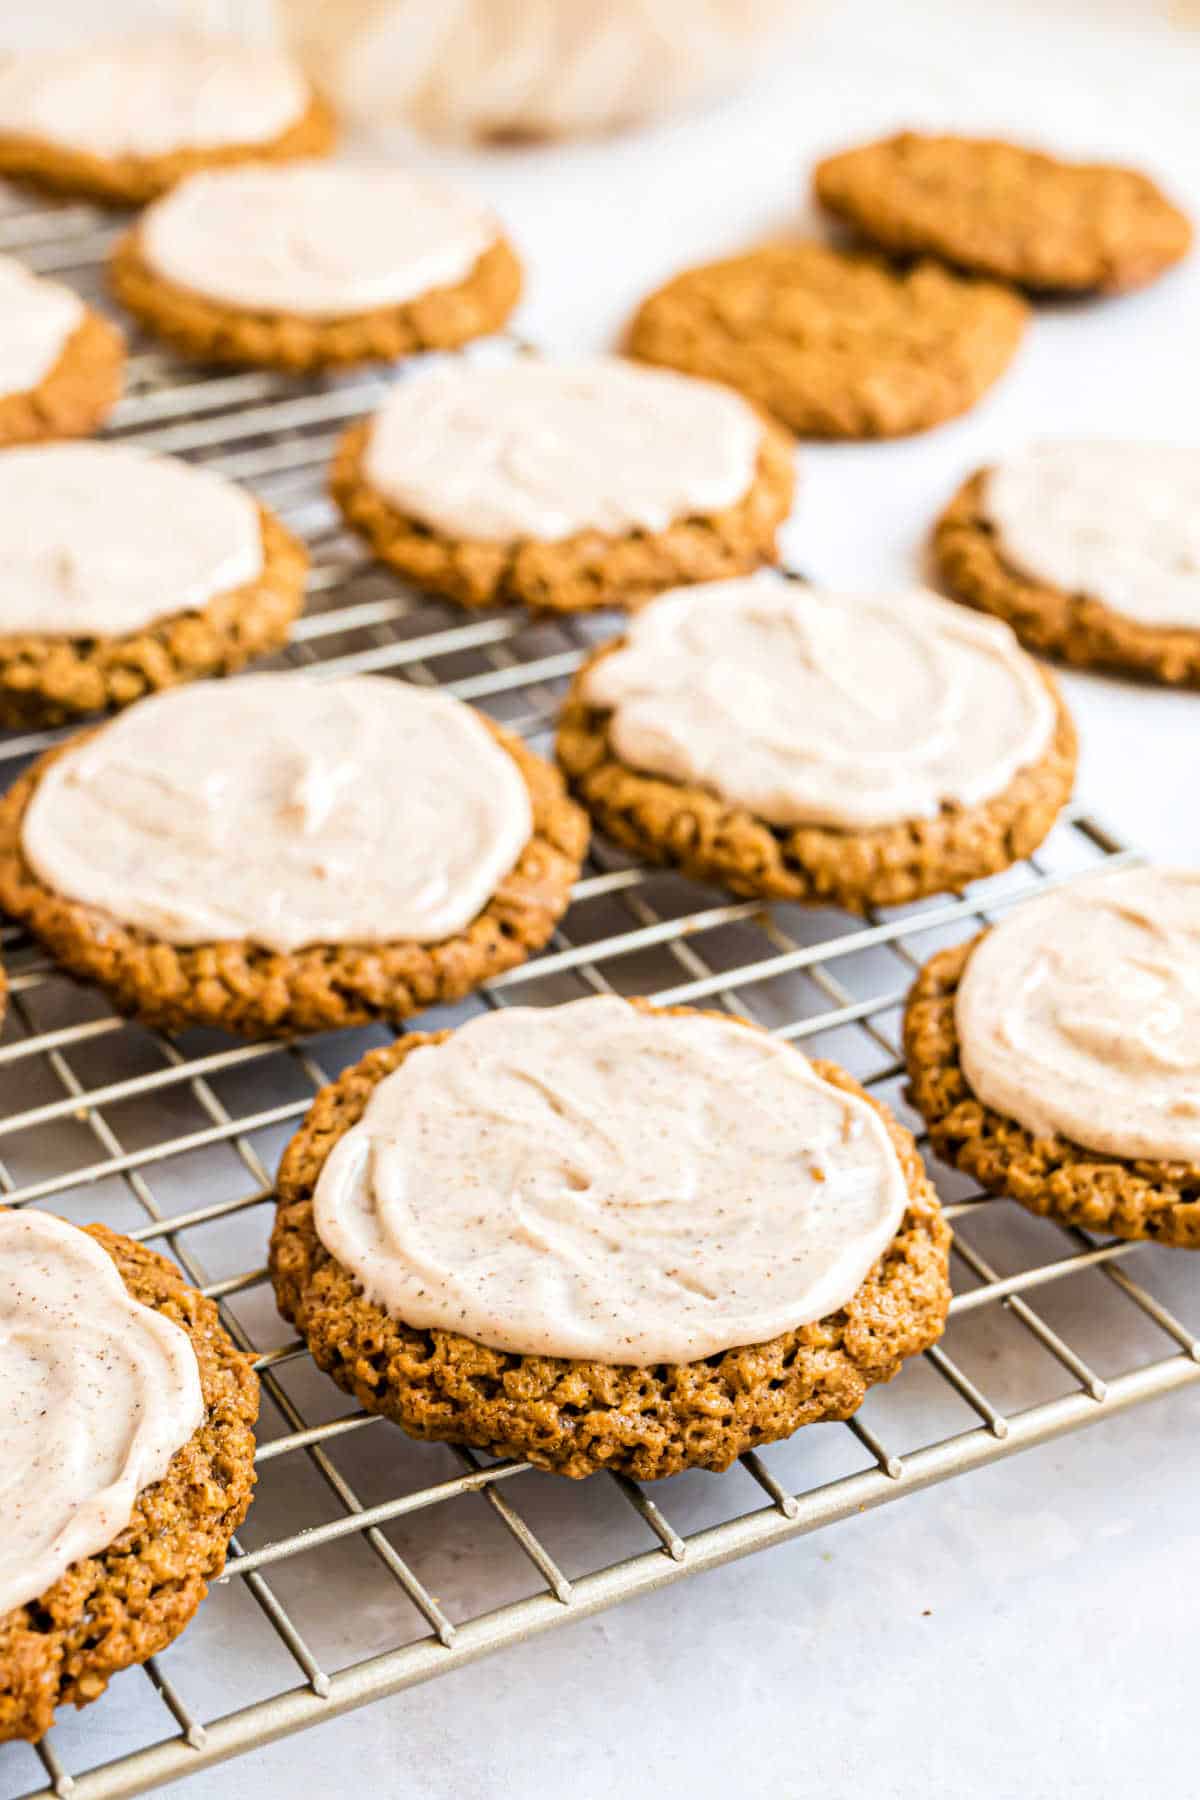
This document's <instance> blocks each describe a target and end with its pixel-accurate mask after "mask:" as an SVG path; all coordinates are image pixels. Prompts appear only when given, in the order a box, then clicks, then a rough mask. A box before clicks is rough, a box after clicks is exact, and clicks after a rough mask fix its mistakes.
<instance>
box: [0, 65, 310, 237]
mask: <svg viewBox="0 0 1200 1800" xmlns="http://www.w3.org/2000/svg"><path fill="white" fill-rule="evenodd" d="M332 143H333V119H332V116H331V114H330V112H329V109H328V107H327V106H326V105H325V103H324V101H322V100H320V99H319V98H318V97H317V95H316V94H315V93H314V92H313V90H312V88H311V87H310V86H309V84H308V82H307V81H306V79H305V77H304V76H303V75H302V74H301V73H300V70H299V69H298V67H297V66H296V65H295V64H294V63H292V62H291V61H290V60H289V59H288V58H287V57H285V56H283V55H282V54H281V53H280V52H278V51H276V50H271V49H268V48H266V47H264V46H263V45H260V44H250V43H247V42H244V41H242V40H241V39H237V38H220V37H200V36H196V35H194V34H191V33H187V32H169V31H163V32H154V33H149V34H146V35H144V36H141V37H135V38H128V39H122V40H112V41H109V42H103V43H91V44H88V45H86V46H84V47H82V48H79V49H69V50H28V51H24V50H23V51H18V52H16V53H13V54H11V55H9V56H7V57H5V58H4V59H3V61H2V62H0V175H15V176H19V177H21V178H23V179H26V180H29V181H33V182H35V183H36V184H37V185H39V186H41V187H47V188H52V189H56V190H58V191H59V192H61V193H67V194H82V195H84V196H86V197H87V198H89V199H93V200H99V201H102V202H104V203H105V204H106V205H110V206H141V205H143V204H144V203H145V202H146V201H147V200H152V199H153V198H154V196H155V195H156V194H161V193H163V192H165V190H166V189H167V188H169V187H171V186H172V185H173V183H175V182H176V181H178V180H179V179H180V178H181V176H184V175H190V174H192V173H193V172H194V171H195V170H197V169H206V168H211V167H214V166H217V165H220V164H223V163H239V162H245V161H247V160H248V159H253V160H255V161H257V162H262V161H276V160H281V159H284V158H288V157H294V156H319V155H321V154H322V153H323V152H324V151H326V150H328V149H330V148H331V147H332Z"/></svg>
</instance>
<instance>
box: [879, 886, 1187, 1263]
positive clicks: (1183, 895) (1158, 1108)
mask: <svg viewBox="0 0 1200 1800" xmlns="http://www.w3.org/2000/svg"><path fill="white" fill-rule="evenodd" d="M1198 993H1200V875H1197V874H1196V873H1195V871H1192V870H1186V871H1185V870H1175V871H1172V870H1160V869H1133V870H1122V871H1121V872H1120V873H1118V874H1111V875H1101V876H1094V877H1090V878H1088V879H1087V880H1083V881H1078V882H1074V883H1072V884H1070V885H1069V886H1067V887H1064V888H1061V889H1059V890H1057V891H1056V892H1054V893H1051V894H1047V895H1045V896H1043V897H1042V898H1040V899H1037V900H1034V901H1031V902H1029V903H1028V904H1027V905H1024V906H1021V907H1019V908H1017V910H1016V911H1014V912H1013V913H1011V914H1010V915H1009V916H1008V917H1007V918H1006V919H1005V920H1004V921H1003V923H1002V924H1000V925H997V926H994V927H993V928H992V930H990V931H988V932H985V933H983V935H982V936H980V937H977V938H975V939H974V940H973V941H972V942H971V943H969V944H959V945H956V946H955V947H954V948H952V949H949V950H943V951H941V952H940V953H939V954H938V955H936V956H934V957H933V958H932V959H931V960H930V961H929V962H928V963H927V964H926V965H925V967H924V969H923V970H922V971H921V973H920V975H919V976H918V978H917V980H916V982H915V984H914V986H913V989H912V993H911V994H910V996H909V1000H908V1006H907V1010H906V1012H905V1019H904V1047H905V1055H906V1058H907V1062H908V1074H909V1083H910V1092H911V1097H912V1100H913V1103H914V1105H915V1106H916V1107H917V1109H918V1111H919V1112H920V1113H921V1114H922V1116H923V1117H924V1119H925V1122H926V1124H927V1125H928V1127H929V1135H930V1138H931V1141H932V1143H933V1147H934V1149H935V1150H936V1151H937V1153H938V1155H939V1156H941V1157H943V1158H944V1159H945V1161H946V1162H948V1163H951V1164H953V1166H954V1167H955V1168H958V1169H962V1170H963V1171H964V1173H966V1174H968V1175H970V1176H971V1177H972V1178H973V1179H974V1180H976V1181H978V1182H980V1183H981V1184H982V1185H983V1186H984V1187H985V1188H987V1189H988V1190H989V1191H990V1192H991V1193H994V1194H1006V1195H1007V1196H1008V1197H1009V1198H1010V1199H1013V1200H1019V1201H1020V1203H1021V1205H1022V1206H1026V1207H1028V1208H1029V1210H1030V1211H1031V1212H1035V1213H1041V1214H1044V1215H1046V1216H1048V1217H1050V1218H1054V1219H1058V1220H1060V1221H1061V1222H1062V1223H1064V1224H1067V1225H1079V1226H1083V1227H1084V1228H1085V1229H1086V1230H1088V1231H1100V1232H1112V1233H1114V1234H1115V1235H1116V1236H1117V1237H1123V1238H1153V1239H1154V1240H1155V1241H1156V1242H1157V1243H1161V1244H1174V1245H1177V1246H1179V1247H1181V1248H1183V1249H1188V1250H1194V1249H1200V1104H1198V1103H1197V1100H1196V1064H1197V1054H1196V1048H1195V1046H1196V1043H1197V1029H1198V1027H1200V1007H1198V1005H1197V1001H1196V995H1197V994H1198Z"/></svg>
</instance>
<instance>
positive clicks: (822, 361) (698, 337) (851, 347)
mask: <svg viewBox="0 0 1200 1800" xmlns="http://www.w3.org/2000/svg"><path fill="white" fill-rule="evenodd" d="M1027 318H1028V308H1027V307H1026V305H1025V303H1024V301H1022V300H1021V299H1020V298H1019V297H1018V296H1017V295H1016V294H1014V293H1013V292H1012V291H1011V290H1010V289H1006V288H1002V287H1000V286H998V285H997V284H996V283H994V282H987V281H979V280H975V279H972V278H970V277H967V276H961V275H955V274H952V273H951V271H950V270H948V269H946V268H943V267H942V266H941V265H940V264H938V263H934V262H920V263H917V264H916V265H915V266H914V267H912V268H909V269H896V268H893V267H892V266H891V265H890V264H889V263H887V262H885V261H884V259H883V258H882V257H876V256H866V255H852V254H850V253H849V252H847V251H843V250H833V249H830V248H829V247H827V246H826V245H824V244H816V243H803V244H787V245H785V244H779V245H773V246H770V247H768V248H765V249H761V250H752V251H750V252H749V253H748V254H747V255H745V256H734V257H730V258H729V259H728V260H727V261H724V262H715V263H707V264H704V265H703V266H701V267H700V268H695V269H688V270H686V271H685V273H684V274H682V275H677V276H676V277H675V279H674V280H673V281H670V282H668V283H667V285H666V286H665V287H663V288H660V289H659V290H658V292H657V293H654V294H651V295H650V297H649V299H648V300H644V301H643V302H642V305H641V307H640V308H639V309H638V312H637V315H636V317H635V318H634V321H633V325H632V327H631V330H630V340H629V341H630V348H631V350H632V352H633V354H634V355H635V356H639V357H641V358H643V359H644V360H645V361H646V362H652V363H663V364H665V365H666V366H667V367H668V368H672V369H685V370H687V371H688V373H689V374H692V375H706V376H708V377H710V378H711V379H713V380H716V381H725V382H728V383H729V385H730V386H731V387H735V388H739V389H740V390H741V391H742V393H744V394H747V395H748V396H749V398H750V399H751V400H753V401H755V402H756V403H757V404H758V405H759V406H762V407H765V408H766V410H767V411H768V412H771V413H774V414H775V416H776V418H779V419H781V420H782V421H783V423H784V424H785V425H789V426H790V427H791V429H792V430H793V431H794V432H796V433H797V434H798V435H799V436H801V437H817V438H880V437H901V436H904V435H905V434H906V433H908V432H913V431H925V430H928V428H929V427H930V426H932V425H940V424H941V423H942V421H943V420H944V419H952V418H954V417H955V416H956V415H957V414H959V413H963V412H966V411H967V409H968V408H969V407H971V406H973V405H974V404H975V402H976V401H977V400H978V399H979V398H980V396H981V395H982V394H983V393H985V392H986V391H987V389H988V388H989V387H991V385H992V383H993V382H994V381H996V380H997V379H998V378H999V376H1001V375H1002V374H1003V373H1004V371H1005V369H1006V368H1007V367H1008V365H1009V363H1010V361H1011V360H1012V357H1013V355H1014V353H1015V351H1016V348H1017V346H1018V344H1019V343H1020V341H1021V337H1022V334H1023V332H1024V330H1025V325H1026V321H1027Z"/></svg>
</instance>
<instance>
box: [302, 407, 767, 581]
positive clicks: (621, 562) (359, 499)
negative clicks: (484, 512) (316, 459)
mask: <svg viewBox="0 0 1200 1800" xmlns="http://www.w3.org/2000/svg"><path fill="white" fill-rule="evenodd" d="M370 431H371V427H370V422H369V421H364V422H363V423H361V424H358V425H352V426H351V427H350V429H349V431H347V432H346V433H345V435H344V436H343V438H342V440H341V442H340V443H339V445H338V447H337V451H336V453H335V455H334V459H333V465H332V468H331V469H330V475H329V485H330V491H331V492H332V494H333V497H334V499H335V500H336V501H337V503H338V505H339V506H340V507H341V509H342V512H343V514H344V515H345V518H346V521H347V523H348V524H350V525H353V526H354V528H355V530H356V531H360V532H361V533H362V535H363V536H364V537H365V538H366V540H367V542H368V543H369V544H370V546H371V548H372V549H373V550H374V552H375V554H376V556H378V557H379V558H380V559H381V560H382V561H383V562H386V563H390V564H391V566H392V567H393V568H394V569H398V570H399V571H400V573H401V574H402V575H403V576H404V577H405V578H406V579H407V580H409V581H411V582H414V583H415V584H416V586H418V587H422V588H427V589H428V590H429V592H430V593H434V594H442V595H444V596H445V597H446V598H447V599H449V600H457V601H458V603H459V605H460V606H501V605H524V606H531V607H534V608H536V609H538V610H541V611H545V612H588V611H592V610H594V609H596V608H598V607H604V606H623V607H634V606H639V605H641V603H642V602H643V601H645V600H649V599H650V598H651V597H652V596H653V595H655V594H660V593H662V592H663V591H664V590H665V589H667V588H672V587H680V586H683V585H684V584H686V583H688V582H693V581H719V580H721V579H723V578H724V577H726V576H730V575H746V574H749V573H750V572H751V570H753V569H756V568H757V567H758V566H759V564H760V563H764V562H773V561H774V559H775V555H776V550H775V533H776V531H777V530H778V528H779V526H780V525H781V524H782V522H783V520H784V519H786V517H787V515H788V512H789V511H790V509H791V504H792V493H793V490H794V487H795V468H794V465H793V460H792V448H791V445H790V444H789V443H788V441H787V439H786V438H785V437H784V435H783V433H782V432H780V431H778V430H776V429H775V427H773V426H770V425H765V426H764V431H763V439H762V448H761V450H760V452H759V458H758V468H757V472H756V474H755V477H754V481H753V482H752V484H751V486H750V488H749V490H748V491H747V493H746V494H745V495H743V497H742V498H741V499H740V500H738V501H737V502H735V504H734V505H733V506H728V507H726V508H724V510H723V511H721V512H717V513H707V514H704V513H701V514H696V515H694V516H692V517H689V518H682V519H677V520H676V521H675V522H674V524H672V525H669V526H668V527H667V529H666V530H665V531H631V532H628V533H627V534H625V535H624V536H623V537H609V536H606V535H605V533H603V532H600V531H583V532H578V533H576V535H575V536H573V537H568V538H560V539H558V540H557V541H555V542H550V543H546V542H543V541H540V540H538V539H534V538H526V539H519V540H517V541H516V542H512V543H494V542H485V541H484V540H482V539H479V540H472V539H469V538H448V537H443V536H441V534H440V533H439V532H437V531H435V530H433V529H432V528H431V527H430V526H427V525H423V524H422V523H421V522H420V520H418V519H413V518H409V517H407V516H406V515H405V514H403V513H401V512H398V511H397V510H396V508H395V507H394V506H392V505H391V504H390V502H389V501H387V500H385V499H384V498H383V496H382V495H381V494H379V493H377V492H376V490H375V489H374V488H373V487H371V485H370V483H369V482H368V480H367V477H366V474H365V472H364V469H363V458H364V455H365V452H366V448H367V442H368V439H369V437H370Z"/></svg>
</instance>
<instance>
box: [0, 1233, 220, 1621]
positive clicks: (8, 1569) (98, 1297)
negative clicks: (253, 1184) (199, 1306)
mask: <svg viewBox="0 0 1200 1800" xmlns="http://www.w3.org/2000/svg"><path fill="white" fill-rule="evenodd" d="M203 1422H204V1399H203V1395H202V1392H201V1387H200V1370H199V1366H198V1365H197V1362H196V1354H195V1351H194V1350H193V1349H192V1346H191V1344H190V1342H189V1341H188V1336H187V1333H186V1332H185V1331H183V1330H182V1329H181V1328H180V1327H179V1326H178V1325H176V1324H175V1323H174V1322H173V1321H172V1320H170V1319H167V1318H164V1317H163V1315H162V1314H161V1313H157V1312H155V1311H154V1310H153V1308H151V1307H149V1306H143V1305H142V1304H141V1303H140V1301H137V1300H135V1299H133V1298H132V1296H131V1295H130V1294H129V1293H128V1291H127V1290H126V1287H125V1284H124V1282H123V1281H122V1280H121V1277H120V1275H119V1273H118V1272H117V1268H116V1265H115V1263H114V1262H113V1260H112V1258H111V1257H110V1256H108V1255H107V1254H106V1253H105V1251H104V1250H102V1249H101V1247H100V1245H99V1244H97V1243H96V1241H95V1240H94V1239H93V1238H90V1237H88V1236H87V1234H86V1232H83V1231H80V1230H78V1229H77V1227H76V1226H74V1225H68V1224H67V1223H66V1222H65V1221H64V1220H62V1219H56V1218H52V1217H51V1216H50V1215H49V1214H48V1213H41V1212H33V1211H26V1212H0V1444H2V1445H3V1448H4V1454H3V1455H2V1456H0V1516H3V1519H4V1530H3V1532H0V1617H2V1616H3V1615H4V1614H5V1613H6V1612H8V1611H9V1609H10V1608H11V1607H14V1606H20V1605H22V1604H24V1603H25V1602H26V1601H29V1600H35V1599H37V1597H38V1596H39V1595H40V1594H43V1593H45V1591H46V1589H47V1588H48V1587H50V1586H52V1584H53V1583H54V1582H56V1581H57V1580H58V1579H59V1577H60V1576H61V1575H64V1574H65V1573H66V1571H67V1569H68V1568H69V1567H70V1565H71V1564H72V1563H74V1562H77V1561H78V1560H79V1558H80V1557H84V1556H95V1555H97V1554H98V1553H99V1552H100V1551H101V1550H106V1549H107V1548H108V1546H109V1545H110V1544H111V1543H112V1542H113V1540H114V1539H115V1538H117V1537H119V1536H120V1534H121V1532H122V1531H123V1530H124V1529H125V1527H126V1525H128V1523H129V1520H130V1517H131V1515H132V1513H133V1508H134V1504H135V1502H136V1500H137V1497H138V1495H139V1494H140V1493H141V1491H142V1489H143V1488H146V1487H149V1485H150V1484H151V1482H154V1481H158V1480H160V1479H161V1478H162V1476H164V1475H165V1474H166V1472H167V1468H168V1465H169V1464H170V1461H171V1458H172V1457H173V1456H174V1455H175V1452H176V1451H177V1450H179V1449H180V1448H181V1447H182V1446H183V1445H184V1444H186V1443H187V1441H188V1439H189V1438H190V1437H191V1436H192V1434H193V1433H194V1432H195V1431H197V1430H198V1429H199V1427H200V1425H201V1424H203Z"/></svg>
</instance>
